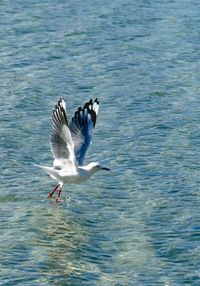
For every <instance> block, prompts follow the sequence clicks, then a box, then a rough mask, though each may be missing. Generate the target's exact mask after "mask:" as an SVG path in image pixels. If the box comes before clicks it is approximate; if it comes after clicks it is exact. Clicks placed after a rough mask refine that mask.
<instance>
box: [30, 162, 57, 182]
mask: <svg viewBox="0 0 200 286" xmlns="http://www.w3.org/2000/svg"><path fill="white" fill-rule="evenodd" d="M33 165H34V166H36V167H39V168H41V169H42V170H43V171H45V172H46V173H47V174H49V175H50V176H51V177H52V178H53V179H54V180H56V181H59V177H60V176H59V174H58V171H57V170H55V169H53V168H52V167H47V166H42V165H38V164H33Z"/></svg>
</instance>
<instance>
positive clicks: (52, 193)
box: [48, 184, 59, 198]
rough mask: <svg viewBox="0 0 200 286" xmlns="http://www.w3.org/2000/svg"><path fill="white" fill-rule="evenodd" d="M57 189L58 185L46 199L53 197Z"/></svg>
mask: <svg viewBox="0 0 200 286" xmlns="http://www.w3.org/2000/svg"><path fill="white" fill-rule="evenodd" d="M58 187H59V184H58V185H56V186H55V188H54V189H53V191H52V192H50V193H49V195H48V198H51V197H52V196H53V194H54V192H55V191H56V190H57V188H58Z"/></svg>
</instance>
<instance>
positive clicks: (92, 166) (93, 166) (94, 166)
mask: <svg viewBox="0 0 200 286" xmlns="http://www.w3.org/2000/svg"><path fill="white" fill-rule="evenodd" d="M88 169H90V170H92V171H93V172H98V171H101V170H105V171H110V169H109V168H107V167H103V166H101V165H100V164H99V163H97V162H92V163H89V164H88Z"/></svg>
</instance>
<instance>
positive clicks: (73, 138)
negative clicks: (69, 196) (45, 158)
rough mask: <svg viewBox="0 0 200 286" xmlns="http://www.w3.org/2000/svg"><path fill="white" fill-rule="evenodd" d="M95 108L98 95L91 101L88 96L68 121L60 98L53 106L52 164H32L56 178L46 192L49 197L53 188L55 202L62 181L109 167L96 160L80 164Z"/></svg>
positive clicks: (82, 178)
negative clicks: (55, 194)
mask: <svg viewBox="0 0 200 286" xmlns="http://www.w3.org/2000/svg"><path fill="white" fill-rule="evenodd" d="M98 110H99V101H98V99H95V100H94V101H92V99H91V100H90V101H88V102H86V103H85V105H84V106H83V108H81V107H79V108H78V110H77V111H76V112H75V114H74V117H73V118H72V120H71V122H70V124H69V123H68V120H67V115H66V104H65V101H64V99H63V98H61V99H60V100H59V101H58V103H57V104H56V105H55V108H54V109H53V114H52V130H51V134H50V145H51V151H52V153H53V157H54V161H53V166H52V167H47V166H41V165H37V164H35V165H36V166H38V167H40V168H42V169H43V170H44V171H45V172H47V173H48V174H49V175H50V176H51V177H52V178H53V179H54V180H56V181H57V182H58V184H57V185H56V186H55V188H54V189H53V191H52V192H50V193H49V195H48V198H51V197H52V195H53V194H54V192H55V191H56V190H57V191H58V195H57V198H56V202H57V203H58V202H59V200H60V194H61V191H62V188H63V185H64V184H66V183H69V184H79V183H81V182H83V181H86V180H87V179H89V178H90V177H91V176H92V175H93V174H94V173H96V172H98V171H100V170H106V171H109V168H106V167H102V166H101V165H100V164H99V163H96V162H92V163H89V164H88V165H85V166H83V160H84V157H85V153H86V151H87V149H88V147H89V145H90V144H91V142H92V136H93V129H94V127H95V124H96V119H97V114H98Z"/></svg>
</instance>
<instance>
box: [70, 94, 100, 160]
mask: <svg viewBox="0 0 200 286" xmlns="http://www.w3.org/2000/svg"><path fill="white" fill-rule="evenodd" d="M98 110H99V100H98V99H97V98H96V99H95V100H94V101H92V99H91V100H90V101H88V102H86V103H85V105H84V106H83V108H81V107H79V108H78V110H77V111H76V112H75V114H74V116H73V118H72V120H71V122H70V125H69V129H70V131H71V136H72V139H73V142H74V151H75V156H76V160H77V162H78V164H79V165H83V160H84V157H85V153H86V152H87V149H88V147H89V145H90V144H91V142H92V137H93V129H94V128H95V125H96V119H97V114H98Z"/></svg>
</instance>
